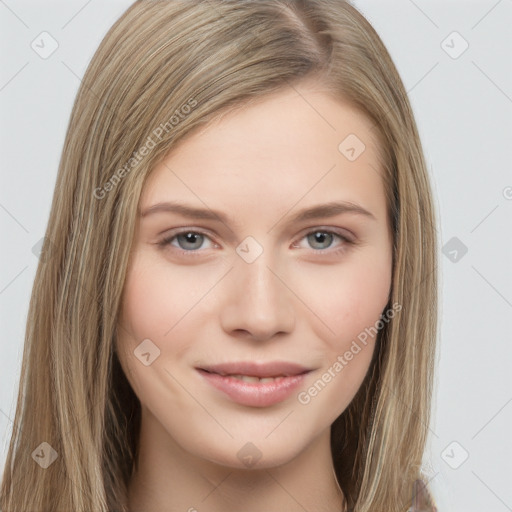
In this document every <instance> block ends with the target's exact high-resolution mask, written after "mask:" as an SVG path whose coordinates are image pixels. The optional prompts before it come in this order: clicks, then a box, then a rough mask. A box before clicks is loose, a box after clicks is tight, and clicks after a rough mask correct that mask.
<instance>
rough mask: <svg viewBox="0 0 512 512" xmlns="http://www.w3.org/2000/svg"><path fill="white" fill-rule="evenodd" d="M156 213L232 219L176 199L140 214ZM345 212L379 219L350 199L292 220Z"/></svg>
mask: <svg viewBox="0 0 512 512" xmlns="http://www.w3.org/2000/svg"><path fill="white" fill-rule="evenodd" d="M155 213H176V214H178V215H182V216H183V217H188V218H190V219H198V220H213V221H217V222H222V223H223V224H229V223H230V220H231V219H230V218H229V216H228V215H226V214H225V213H223V212H221V211H217V210H212V209H209V208H197V207H193V206H189V205H186V204H183V203H179V202H176V201H173V202H163V203H157V204H154V205H152V206H150V207H149V208H146V209H145V210H144V211H142V212H140V213H139V216H140V217H141V218H145V217H148V216H149V215H153V214H155ZM345 213H351V214H357V215H361V216H364V217H366V218H368V219H373V220H375V221H376V220H377V219H376V217H375V215H373V213H371V212H370V211H368V210H366V209H365V208H363V207H362V206H360V205H358V204H355V203H351V202H349V201H331V202H329V203H325V204H319V205H316V206H312V207H308V208H304V209H302V210H300V211H299V212H298V213H297V214H296V215H295V216H294V217H293V218H292V219H291V222H292V223H299V222H303V221H306V220H312V219H320V218H327V217H335V216H336V215H341V214H345Z"/></svg>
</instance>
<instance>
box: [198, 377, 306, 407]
mask: <svg viewBox="0 0 512 512" xmlns="http://www.w3.org/2000/svg"><path fill="white" fill-rule="evenodd" d="M198 372H199V373H200V374H201V375H202V376H203V378H204V379H205V380H206V381H207V382H208V383H209V384H211V385H212V386H213V387H214V388H217V389H218V390H220V391H222V392H223V393H224V394H226V395H227V396H228V397H229V398H231V400H233V401H234V402H236V403H238V404H240V405H247V406H250V407H268V406H270V405H274V404H277V403H279V402H282V401H284V400H286V399H287V398H288V397H289V396H290V395H291V394H292V393H293V392H294V391H295V390H296V389H297V388H298V387H299V386H300V385H301V384H302V383H303V381H304V379H305V377H306V375H307V373H309V372H307V373H301V374H300V375H291V376H289V377H283V378H281V379H279V380H275V381H273V382H245V381H243V380H240V379H236V378H235V377H229V376H227V375H219V374H217V373H209V372H207V371H205V370H200V369H198Z"/></svg>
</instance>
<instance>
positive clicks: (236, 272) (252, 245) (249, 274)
mask: <svg viewBox="0 0 512 512" xmlns="http://www.w3.org/2000/svg"><path fill="white" fill-rule="evenodd" d="M236 252H237V255H236V258H235V262H234V269H233V272H232V279H231V280H230V283H231V287H230V291H229V293H228V297H227V304H225V309H224V314H223V322H224V328H225V329H227V330H240V329H242V330H246V331H249V332H250V333H251V334H252V335H253V336H254V337H257V338H261V339H263V338H266V337H271V336H272V335H273V334H275V333H276V332H280V331H289V330H291V329H292V328H293V325H294V314H293V305H292V303H291V297H290V292H289V290H288V289H287V287H286V286H285V285H284V283H283V282H282V281H281V279H280V277H278V275H279V273H278V272H277V270H276V260H275V258H274V257H273V253H272V252H271V251H270V250H265V248H264V247H263V245H262V244H261V243H259V242H258V241H257V240H255V239H254V238H253V237H247V238H246V239H245V240H244V241H243V242H242V243H240V244H239V246H238V247H237V249H236ZM276 274H277V275H276Z"/></svg>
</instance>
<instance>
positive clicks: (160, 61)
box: [0, 0, 437, 512]
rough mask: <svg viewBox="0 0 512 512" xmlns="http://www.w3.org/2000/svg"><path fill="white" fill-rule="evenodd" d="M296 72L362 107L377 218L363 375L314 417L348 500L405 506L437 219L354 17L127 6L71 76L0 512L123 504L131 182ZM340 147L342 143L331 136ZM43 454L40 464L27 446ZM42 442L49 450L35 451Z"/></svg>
mask: <svg viewBox="0 0 512 512" xmlns="http://www.w3.org/2000/svg"><path fill="white" fill-rule="evenodd" d="M309 77H316V78H318V80H319V82H321V83H322V84H324V85H325V87H327V88H328V89H329V91H332V94H333V95H335V96H336V97H338V98H343V99H344V100H346V101H349V102H350V103H351V104H352V105H354V106H356V107H357V108H359V110H360V111H361V112H362V113H363V114H364V115H366V116H368V117H369V118H370V119H371V120H372V122H373V126H374V129H375V133H376V134H377V135H378V137H379V139H380V141H381V146H382V148H381V150H382V154H383V155H384V158H383V162H384V165H383V169H382V179H383V182H384V184H385V189H386V194H387V202H388V211H389V216H390V219H391V223H392V227H393V236H394V244H393V280H392V289H391V295H390V301H389V304H390V305H391V304H395V303H398V304H400V305H401V306H402V308H401V310H400V312H399V313H397V314H396V315H395V317H394V318H393V321H392V322H389V323H387V324H386V325H385V326H384V328H383V329H382V330H380V332H379V336H378V339H377V345H376V349H375V353H374V357H373V359H372V363H371V366H370V369H369V371H368V373H367V376H366V378H365V381H364V382H363V385H362V386H361V388H360V389H359V391H358V393H357V395H356V396H355V398H354V399H353V401H352V402H351V403H350V405H349V406H348V408H347V409H346V410H345V411H344V412H343V413H342V414H341V415H340V416H339V418H338V419H337V420H336V421H335V423H334V424H333V426H332V428H331V438H332V443H331V444H332V456H333V460H334V466H335V471H336V476H337V479H338V483H339V485H340V487H341V489H342V490H343V493H344V494H345V497H346V499H347V502H348V506H349V509H350V510H353V511H355V512H390V511H405V510H407V509H408V508H409V507H410V505H411V502H412V494H413V487H414V484H415V482H416V481H417V480H418V479H421V480H424V479H426V478H428V475H425V474H424V473H423V470H422V457H423V453H424V450H425V446H426V440H427V434H428V426H429V420H430V407H431V399H432V389H433V372H434V362H435V347H436V338H437V267H436V251H437V242H436V228H435V216H434V208H433V203H432V195H431V190H430V185H429V179H428V174H427V170H426V165H425V161H424V156H423V151H422V147H421V142H420V139H419V136H418V131H417V127H416V124H415V120H414V116H413V112H412V109H411V106H410V104H409V101H408V98H407V94H406V91H405V90H404V86H403V84H402V81H401V79H400V77H399V75H398V72H397V70H396V68H395V66H394V64H393V62H392V59H391V58H390V56H389V54H388V52H387V51H386V49H385V47H384V45H383V43H382V41H381V40H380V38H379V36H378V35H377V34H376V32H375V31H374V29H373V28H372V26H371V25H370V24H369V23H368V22H367V20H366V19H365V18H364V17H363V16H362V15H361V14H360V13H359V12H358V11H357V10H356V9H355V8H354V7H353V6H351V5H350V4H349V3H348V2H346V1H342V0H295V1H291V2H290V1H288V2H287V1H286V0H258V1H236V0H207V1H206V0H196V1H190V0H151V1H143V0H142V1H137V2H135V3H134V4H133V5H132V6H130V8H129V9H128V10H127V11H126V12H125V13H124V14H123V16H122V17H121V18H120V19H119V20H118V21H117V22H116V23H115V24H114V26H113V27H112V28H111V29H110V31H109V32H108V34H107V35H106V37H105V38H104V40H103V41H102V43H101V45H100V47H99V48H98V50H97V52H96V54H95V55H94V57H93V59H92V61H91V63H90V65H89V67H88V69H87V71H86V73H85V76H84V77H83V80H82V84H81V87H80V89H79V91H78V94H77V97H76V100H75V104H74V107H73V111H72V114H71V118H70V122H69V126H68V131H67V135H66V139H65V144H64V148H63V152H62V158H61V162H60V166H59V171H58V176H57V182H56V187H55V193H54V197H53V202H52V207H51V212H50V217H49V221H48V227H47V231H46V238H45V243H44V245H43V254H44V257H43V258H41V260H40V262H39V265H38V268H37V273H36V276H35V281H34V286H33V291H32V296H31V300H30V307H29V313H28V319H27V328H26V336H25V348H24V353H23V362H22V369H21V379H20V386H19V392H18V400H17V407H16V416H15V426H14V428H13V435H12V438H11V441H10V446H9V451H8V456H7V461H6V466H5V469H4V476H3V481H2V487H1V499H0V507H1V509H2V510H3V511H4V512H20V511H28V510H44V511H46V512H49V511H56V510H72V511H74V512H90V511H94V512H106V511H113V510H116V511H123V512H127V510H128V502H127V484H128V479H129V477H130V474H131V470H132V467H133V462H134V458H135V456H136V453H137V439H138V432H139V427H140V404H139V403H138V399H137V397H136V396H135V394H134V393H133V391H132V389H131V387H130V386H129V384H128V381H127V379H126V377H125V375H124V374H123V372H122V370H121V368H120V364H119V361H118V358H117V355H116V353H115V350H114V340H115V337H116V332H117V329H119V328H120V327H119V326H118V325H117V318H118V311H119V307H120V301H121V297H122V291H123V285H124V281H125V275H126V271H127V266H128V263H129V257H130V250H129V249H130V248H131V247H132V241H133V234H134V231H135V225H136V224H135V223H136V212H137V207H138V201H139V198H140V195H141V191H142V187H143V186H144V183H145V180H146V178H147V177H148V175H149V173H150V171H151V169H153V168H154V167H155V165H156V164H157V163H158V162H159V161H161V159H162V158H164V157H165V155H166V154H167V153H168V151H169V150H170V149H172V147H174V146H175V145H176V144H177V142H178V141H180V140H183V139H184V137H186V136H188V135H190V134H192V133H194V129H196V128H198V127H204V126H205V125H206V124H207V123H209V122H211V121H212V120H214V119H215V118H217V117H218V116H219V115H222V113H224V112H228V111H230V110H233V109H236V108H238V107H240V106H242V105H247V103H248V102H250V101H253V100H257V99H259V98H261V97H262V96H263V95H265V94H268V93H271V92H275V91H278V90H281V89H283V88H286V87H293V86H294V84H296V83H298V82H299V81H301V80H304V79H305V78H309ZM340 142H341V141H340ZM41 443H48V445H50V447H51V448H52V449H53V450H55V452H56V457H57V458H56V460H55V461H53V463H51V464H50V465H49V466H48V467H47V468H43V467H42V466H41V464H37V463H36V462H35V460H36V458H35V456H34V452H35V451H36V454H37V450H39V451H40V452H41V453H42V454H45V455H44V456H45V457H46V456H49V455H48V453H49V447H48V446H47V445H41ZM51 453H53V452H51Z"/></svg>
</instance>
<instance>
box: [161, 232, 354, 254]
mask: <svg viewBox="0 0 512 512" xmlns="http://www.w3.org/2000/svg"><path fill="white" fill-rule="evenodd" d="M188 233H192V234H194V235H201V236H205V237H207V238H211V237H210V236H209V235H208V233H206V232H204V231H194V230H193V229H185V230H182V231H179V232H177V233H173V234H172V235H168V236H166V237H165V238H163V239H162V240H161V241H159V242H157V245H158V246H159V247H161V248H162V249H165V248H166V247H169V246H170V247H172V248H173V250H174V251H175V252H177V253H178V254H180V255H183V256H186V257H187V258H190V257H192V258H194V257H198V256H201V254H200V252H201V250H200V249H191V250H188V251H186V250H184V249H180V248H178V247H175V246H173V245H171V242H172V241H173V240H174V239H176V238H177V237H178V236H179V235H183V234H188ZM315 233H322V234H327V235H334V236H335V237H338V238H339V239H341V241H342V242H343V244H342V245H341V247H339V248H338V249H312V250H313V252H315V253H320V254H329V255H331V256H336V255H339V254H341V253H343V252H345V251H346V250H347V249H348V248H349V247H350V246H352V245H356V241H355V240H350V239H349V238H348V237H346V236H344V235H342V234H341V233H339V232H337V231H332V230H329V229H324V228H316V229H313V230H311V231H308V232H307V233H305V234H304V236H303V237H302V238H301V239H300V240H303V239H304V238H307V237H308V236H309V235H312V234H315Z"/></svg>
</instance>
